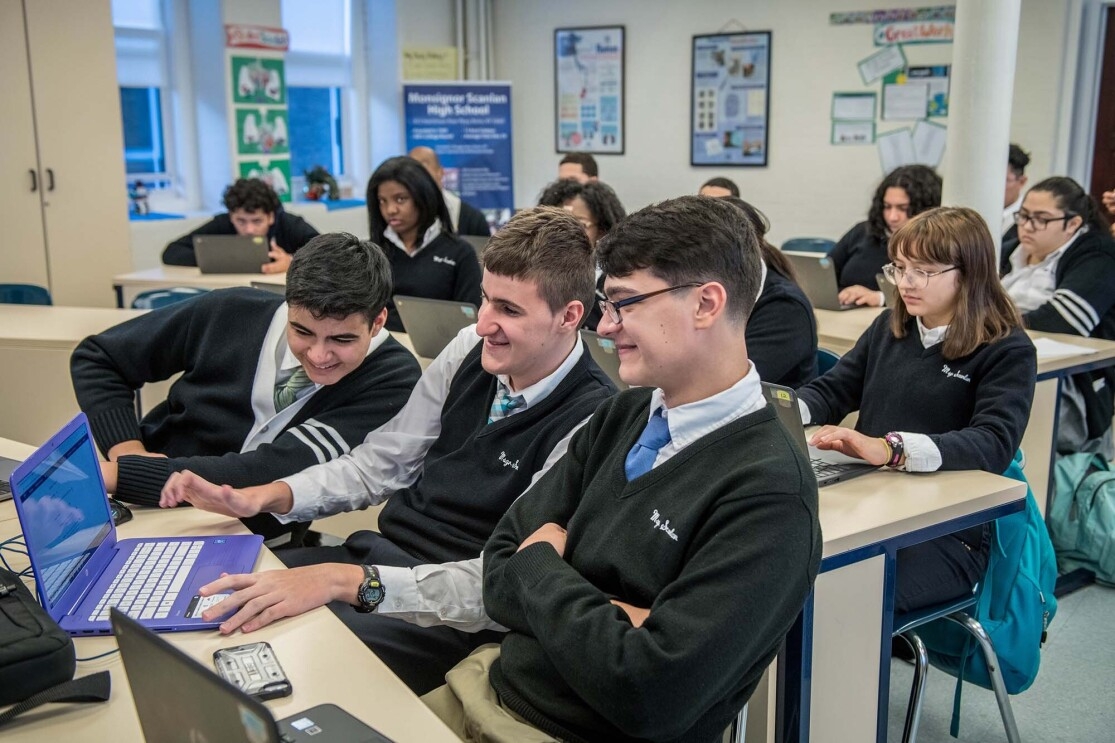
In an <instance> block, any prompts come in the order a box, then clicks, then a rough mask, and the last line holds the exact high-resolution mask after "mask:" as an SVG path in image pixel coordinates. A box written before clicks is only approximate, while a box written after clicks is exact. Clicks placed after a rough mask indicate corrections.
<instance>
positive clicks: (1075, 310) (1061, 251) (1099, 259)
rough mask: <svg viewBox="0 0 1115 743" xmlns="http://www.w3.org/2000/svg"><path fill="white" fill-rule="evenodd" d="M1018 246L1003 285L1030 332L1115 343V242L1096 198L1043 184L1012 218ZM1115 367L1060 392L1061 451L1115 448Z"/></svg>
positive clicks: (1008, 259)
mask: <svg viewBox="0 0 1115 743" xmlns="http://www.w3.org/2000/svg"><path fill="white" fill-rule="evenodd" d="M1014 219H1015V222H1016V224H1017V225H1018V238H1019V243H1018V245H1016V246H1011V247H1008V246H1006V245H1004V247H1003V256H1002V259H1001V261H1000V271H1002V272H1003V273H1004V274H1005V275H1004V276H1003V286H1005V287H1006V290H1007V293H1008V294H1010V296H1011V299H1013V300H1014V303H1015V304H1016V305H1017V306H1018V309H1019V311H1021V312H1022V322H1023V323H1024V324H1025V325H1026V327H1028V328H1032V329H1033V330H1043V331H1047V332H1050V333H1068V334H1070V335H1080V336H1085V337H1092V338H1104V339H1106V340H1115V283H1112V277H1115V242H1113V241H1112V238H1111V235H1110V233H1109V231H1108V229H1109V228H1108V223H1107V218H1106V217H1105V216H1104V214H1103V211H1102V210H1101V209H1100V207H1099V205H1098V204H1097V203H1096V202H1095V200H1094V199H1093V198H1092V197H1091V196H1090V195H1089V194H1088V192H1086V191H1085V190H1084V189H1083V188H1082V187H1081V186H1080V184H1078V183H1077V182H1076V181H1074V180H1072V179H1071V178H1063V177H1055V178H1046V179H1045V180H1044V181H1042V182H1041V183H1039V184H1037V185H1036V186H1034V187H1033V188H1031V189H1030V190H1029V191H1028V192H1027V193H1026V197H1025V198H1024V199H1023V200H1022V207H1021V208H1020V209H1019V210H1018V212H1017V213H1016V214H1015V217H1014ZM1112 385H1115V369H1111V368H1107V369H1100V370H1096V371H1093V372H1088V373H1084V374H1077V375H1074V376H1073V377H1070V378H1069V379H1068V380H1066V384H1064V385H1063V386H1062V389H1061V405H1060V410H1061V412H1060V419H1059V423H1058V427H1057V450H1058V451H1059V452H1060V453H1062V454H1067V453H1072V452H1080V451H1087V452H1096V453H1099V454H1103V455H1104V456H1105V457H1106V458H1107V459H1111V458H1112V456H1113V455H1115V447H1113V446H1112V432H1111V416H1112V407H1113V405H1112V402H1113V400H1112Z"/></svg>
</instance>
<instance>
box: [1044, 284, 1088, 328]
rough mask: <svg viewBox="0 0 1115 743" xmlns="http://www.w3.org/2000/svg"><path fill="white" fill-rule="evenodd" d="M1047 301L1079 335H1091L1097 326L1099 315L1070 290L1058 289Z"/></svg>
mask: <svg viewBox="0 0 1115 743" xmlns="http://www.w3.org/2000/svg"><path fill="white" fill-rule="evenodd" d="M1049 301H1050V303H1051V304H1052V305H1053V308H1054V309H1055V310H1057V313H1058V314H1059V315H1061V317H1063V318H1064V320H1065V322H1067V323H1068V324H1069V325H1071V326H1073V327H1074V328H1075V329H1076V330H1077V332H1079V333H1080V334H1081V335H1084V336H1087V335H1091V334H1092V330H1093V328H1095V327H1096V325H1098V324H1099V321H1100V318H1099V315H1097V314H1096V311H1095V309H1093V307H1092V305H1091V304H1089V303H1088V302H1087V301H1086V300H1085V299H1084V298H1083V297H1081V296H1080V295H1079V294H1077V293H1076V292H1074V291H1072V290H1071V289H1058V290H1057V291H1055V292H1053V296H1052V297H1051V298H1050V300H1049Z"/></svg>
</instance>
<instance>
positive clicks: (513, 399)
mask: <svg viewBox="0 0 1115 743" xmlns="http://www.w3.org/2000/svg"><path fill="white" fill-rule="evenodd" d="M525 404H526V398H525V397H523V396H522V395H512V394H511V390H510V389H508V388H507V386H506V385H504V384H503V382H500V383H499V389H498V390H496V396H495V398H493V399H492V409H491V411H490V412H489V413H488V423H495V422H496V421H499V420H503V419H504V418H506V417H507V416H509V415H511V413H512V412H513V411H515V410H518V409H519V408H521V407H522V406H523V405H525Z"/></svg>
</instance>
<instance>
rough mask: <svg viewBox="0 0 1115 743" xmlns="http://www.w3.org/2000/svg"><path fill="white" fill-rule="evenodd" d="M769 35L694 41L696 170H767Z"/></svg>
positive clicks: (692, 113)
mask: <svg viewBox="0 0 1115 743" xmlns="http://www.w3.org/2000/svg"><path fill="white" fill-rule="evenodd" d="M770 50H771V33H770V31H749V32H746V33H731V34H711V35H704V36H694V37H693V80H692V93H691V99H690V109H691V110H690V127H691V128H690V131H691V136H690V156H689V162H690V164H691V165H721V166H723V165H766V164H767V143H768V139H769V136H768V135H769V129H770V114H769V105H768V102H769V95H770Z"/></svg>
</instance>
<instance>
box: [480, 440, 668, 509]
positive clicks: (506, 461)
mask: <svg viewBox="0 0 1115 743" xmlns="http://www.w3.org/2000/svg"><path fill="white" fill-rule="evenodd" d="M499 462H500V464H502V465H503V466H504V467H510V468H511V469H513V470H515V471H516V472H518V471H519V460H518V459H516V460H515V461H514V462H512V461H511V460H510V459H508V458H507V452H505V451H501V452H500V453H499ZM655 513H657V511H655Z"/></svg>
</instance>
